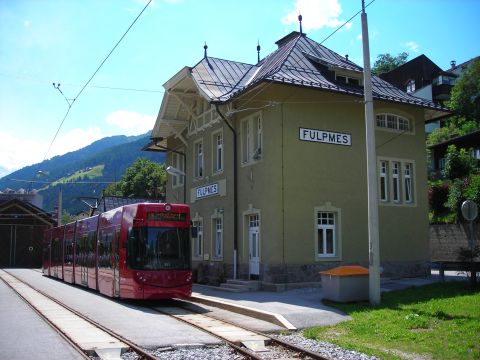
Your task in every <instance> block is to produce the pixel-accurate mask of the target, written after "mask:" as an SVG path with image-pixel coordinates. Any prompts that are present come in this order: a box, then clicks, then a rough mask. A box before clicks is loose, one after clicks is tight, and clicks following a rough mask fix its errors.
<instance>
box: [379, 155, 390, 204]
mask: <svg viewBox="0 0 480 360" xmlns="http://www.w3.org/2000/svg"><path fill="white" fill-rule="evenodd" d="M382 193H383V194H382ZM382 195H383V196H382ZM380 201H382V202H386V201H388V161H385V160H380Z"/></svg>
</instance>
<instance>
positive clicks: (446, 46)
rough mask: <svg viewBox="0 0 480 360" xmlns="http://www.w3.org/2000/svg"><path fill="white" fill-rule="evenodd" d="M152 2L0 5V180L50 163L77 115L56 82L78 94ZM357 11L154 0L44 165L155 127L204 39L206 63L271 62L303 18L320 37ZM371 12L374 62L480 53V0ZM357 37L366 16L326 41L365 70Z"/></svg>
mask: <svg viewBox="0 0 480 360" xmlns="http://www.w3.org/2000/svg"><path fill="white" fill-rule="evenodd" d="M369 2H370V1H369V0H367V1H366V3H367V4H368V3H369ZM146 3H147V1H146V0H0V124H1V126H0V176H2V175H5V174H7V173H9V172H11V171H14V170H16V169H19V168H21V167H23V166H26V165H29V164H33V163H37V162H40V161H41V160H43V158H44V156H45V154H46V153H47V149H48V147H49V145H50V143H51V141H52V139H53V137H54V135H55V133H56V131H57V129H58V126H59V124H60V122H61V121H62V119H63V117H64V115H65V113H66V111H67V109H68V104H67V102H66V101H65V99H64V98H63V96H62V95H61V94H60V93H59V92H58V91H57V90H56V89H54V87H53V86H52V83H53V82H55V83H60V84H61V85H60V89H61V90H62V91H63V93H64V94H65V96H66V97H67V98H73V97H75V96H76V95H77V94H78V92H79V91H80V89H81V88H82V87H83V85H84V84H85V83H86V82H87V80H88V79H89V78H90V77H91V76H92V74H93V73H94V71H95V70H96V69H97V67H98V66H99V65H100V63H101V61H102V60H103V59H104V58H105V56H106V55H107V54H108V52H109V51H110V50H111V49H112V48H113V46H114V45H115V44H116V42H117V41H118V40H119V39H120V37H121V36H122V35H123V33H124V32H125V31H126V29H127V28H128V27H129V26H130V24H131V22H132V21H133V20H134V19H135V17H136V16H137V15H138V13H139V12H140V11H141V9H142V8H143V7H144V6H145V4H146ZM360 8H361V0H316V1H313V0H261V1H260V0H241V1H232V0H230V1H228V0H154V1H153V2H152V3H151V4H150V6H149V7H148V8H147V10H146V12H145V13H144V14H143V15H142V16H141V17H140V18H139V20H138V21H137V23H136V24H135V25H134V26H133V28H132V29H131V30H130V32H129V33H128V34H127V35H126V37H125V38H124V39H123V41H122V42H121V44H120V45H119V46H118V48H117V49H116V50H115V52H114V53H113V54H112V55H111V57H110V58H109V59H108V60H107V62H106V63H105V64H104V66H103V67H102V68H101V70H100V71H99V72H98V73H97V74H96V76H95V77H94V79H93V80H92V82H91V83H90V85H89V86H88V87H87V88H86V89H85V91H84V92H83V93H82V94H81V96H80V97H79V98H78V99H77V101H76V102H75V104H74V105H73V106H72V108H71V110H70V113H69V115H68V117H67V118H66V120H65V122H64V124H63V126H62V128H61V130H60V132H59V134H58V137H57V139H56V141H55V142H54V144H53V147H52V148H51V150H50V151H49V152H48V154H47V158H50V157H52V156H54V155H59V154H63V153H65V152H68V151H72V150H76V149H79V148H81V147H83V146H86V145H88V144H90V143H91V142H93V141H95V140H98V139H100V138H102V137H105V136H111V135H119V134H125V135H137V134H141V133H145V132H147V131H148V130H150V129H151V128H152V127H153V124H154V122H155V119H156V116H157V113H158V110H159V108H160V104H161V100H162V97H163V87H162V85H163V84H164V83H165V82H166V81H167V80H168V79H169V78H170V77H172V76H173V75H174V74H175V73H176V72H177V71H179V70H180V69H181V68H183V67H184V66H193V65H195V64H196V63H197V62H198V61H199V60H200V59H201V58H202V56H203V45H204V42H207V44H208V55H209V56H213V57H219V58H225V59H229V60H236V61H242V62H246V63H255V62H256V58H257V54H256V46H257V41H259V42H260V45H261V47H262V50H261V55H262V56H265V55H267V54H268V53H270V52H272V51H273V50H275V48H276V45H275V41H277V40H278V39H280V38H281V37H282V36H284V35H285V34H288V33H289V32H290V31H293V30H298V21H297V16H298V14H299V12H301V13H302V16H303V30H304V32H306V33H307V35H308V36H309V37H310V38H311V39H313V40H315V41H318V42H321V41H322V40H324V39H325V38H326V37H327V36H328V35H329V34H330V33H332V32H333V31H334V30H335V29H336V28H337V27H338V26H339V25H340V24H342V23H344V22H345V21H347V20H348V19H349V18H350V17H351V16H352V15H354V14H355V13H356V12H357V11H359V10H360ZM367 14H368V20H369V34H370V52H371V58H372V64H373V61H374V60H375V59H376V57H377V55H378V54H382V53H391V54H393V55H396V54H398V53H400V52H402V51H406V52H408V53H409V54H410V57H409V59H412V58H414V57H416V56H418V55H421V54H425V55H427V56H428V57H429V58H430V59H431V60H433V61H434V62H435V63H436V64H437V65H439V66H440V67H441V68H444V69H447V68H448V67H449V66H450V61H451V60H456V61H457V64H459V63H461V62H464V61H467V60H469V59H471V58H472V57H475V56H478V55H480V49H479V48H480V46H479V44H480V41H479V38H480V26H478V14H480V1H478V0H458V1H455V2H452V1H446V0H445V1H444V0H376V1H374V2H373V4H372V5H370V6H369V7H368V8H367ZM360 34H361V27H360V17H359V16H358V17H356V18H354V19H353V20H352V21H351V22H349V23H348V24H347V26H345V27H344V28H342V30H340V31H338V32H337V33H336V34H335V35H333V36H332V37H331V38H329V39H328V40H327V41H326V42H325V43H324V45H325V46H327V47H328V48H330V49H332V50H334V51H336V52H338V53H339V54H342V55H345V54H348V55H349V57H350V59H351V60H352V61H355V62H357V63H358V64H360V65H362V46H361V36H360ZM112 88H120V89H130V90H119V89H112ZM134 89H135V90H142V91H135V90H134ZM143 90H148V91H143Z"/></svg>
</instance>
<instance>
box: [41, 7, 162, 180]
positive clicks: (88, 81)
mask: <svg viewBox="0 0 480 360" xmlns="http://www.w3.org/2000/svg"><path fill="white" fill-rule="evenodd" d="M152 1H153V0H149V1H148V3H147V4H146V5H145V6H144V7H143V9H142V11H140V13H139V14H138V15H137V17H136V18H135V19H134V20H133V22H132V23H131V24H130V26H129V27H128V28H127V30H126V31H125V32H124V33H123V35H122V36H121V37H120V39H119V40H118V41H117V43H116V44H115V46H114V47H113V48H112V50H110V52H109V53H108V54H107V56H106V57H105V58H104V59H103V61H102V62H101V63H100V65H99V66H98V67H97V69H96V70H95V71H94V72H93V74H92V76H90V78H89V79H88V80H87V82H86V83H85V84H84V85H83V87H82V88H81V89H80V91H79V92H78V93H77V95H76V96H75V97H74V98H73V99H71V101H68V100H67V102H68V104H69V106H68V109H67V112H66V113H65V116H64V117H63V119H62V121H61V122H60V125H59V126H58V128H57V131H56V132H55V135H54V137H53V139H52V141H51V142H50V145H49V146H48V149H47V152H46V153H45V156H44V157H43V160H42V161H41V162H40V163H39V164H38V166H37V169H36V171H35V173H34V174H33V177H35V175H36V174H37V172H38V170H39V169H40V165H41V164H42V163H43V162H44V161H45V159H46V158H47V156H48V153H49V152H50V150H51V148H52V146H53V143H54V142H55V140H56V138H57V136H58V133H59V132H60V129H61V128H62V126H63V124H64V122H65V120H66V119H67V117H68V115H69V113H70V110H71V108H72V106H73V104H74V103H75V101H77V100H78V98H79V97H80V95H82V93H83V91H84V90H85V88H86V87H87V86H88V85H89V84H90V82H91V81H92V80H93V78H94V77H95V75H96V74H97V73H98V72H99V71H100V69H101V68H102V66H103V65H104V64H105V62H106V61H107V60H108V58H109V57H110V55H112V53H113V52H114V51H115V49H116V48H117V47H118V45H120V43H121V42H122V40H123V39H124V38H125V36H126V35H127V34H128V32H129V31H130V29H131V28H132V27H133V25H135V23H136V22H137V20H138V19H139V18H140V16H141V15H142V14H143V13H144V11H145V10H146V9H147V7H148V6H149V5H150V3H151V2H152ZM54 87H55V84H54ZM56 88H57V89H58V87H56ZM58 90H60V89H58ZM60 92H61V91H60ZM62 95H63V93H62ZM64 97H65V95H64ZM65 99H66V97H65Z"/></svg>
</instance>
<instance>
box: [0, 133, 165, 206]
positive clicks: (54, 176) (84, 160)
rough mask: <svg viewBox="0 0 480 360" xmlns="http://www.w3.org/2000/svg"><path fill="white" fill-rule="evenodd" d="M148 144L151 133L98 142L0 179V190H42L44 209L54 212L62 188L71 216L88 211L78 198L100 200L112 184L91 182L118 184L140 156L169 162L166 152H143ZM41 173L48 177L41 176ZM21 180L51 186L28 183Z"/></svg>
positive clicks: (113, 137)
mask: <svg viewBox="0 0 480 360" xmlns="http://www.w3.org/2000/svg"><path fill="white" fill-rule="evenodd" d="M148 141H149V134H145V135H140V136H131V137H127V136H112V137H108V138H104V139H101V140H98V141H96V142H94V143H92V144H91V145H89V146H87V147H85V148H83V149H80V150H77V151H73V152H70V153H67V154H65V155H61V156H55V157H53V158H52V159H49V160H46V161H44V162H43V163H41V164H34V165H31V166H27V167H24V168H22V169H20V170H18V171H15V172H13V173H11V174H9V175H7V176H5V177H4V178H2V179H0V191H4V190H5V189H6V188H10V189H14V190H18V189H20V188H24V189H29V188H30V189H38V190H39V192H40V194H41V195H42V196H43V207H44V209H45V210H46V211H53V209H54V207H56V205H57V202H58V193H59V187H60V186H61V187H62V195H63V202H62V203H63V205H62V206H63V209H64V210H66V211H68V212H69V213H71V214H75V213H78V212H80V211H82V210H86V209H88V207H87V206H86V205H85V204H84V203H83V202H82V201H80V200H79V199H78V197H97V198H98V197H100V196H101V194H102V190H103V189H104V188H105V187H106V186H107V185H108V184H92V183H88V182H110V181H118V180H120V178H121V177H122V176H123V174H124V173H125V170H126V169H127V168H128V167H129V166H130V165H132V164H133V162H134V161H135V160H136V159H137V158H139V157H144V158H147V159H150V160H152V161H155V162H159V163H163V162H164V161H165V155H164V154H163V153H156V152H155V153H153V152H146V151H141V149H142V147H144V146H145V145H146V144H147V143H148ZM38 171H41V172H42V173H43V174H46V175H43V176H41V177H39V176H38V174H37V173H38ZM19 180H27V181H30V180H38V181H46V182H51V183H49V184H42V183H28V182H23V181H19ZM57 181H58V182H60V183H61V185H60V184H59V183H58V182H57ZM79 182H80V183H79ZM81 182H84V183H81Z"/></svg>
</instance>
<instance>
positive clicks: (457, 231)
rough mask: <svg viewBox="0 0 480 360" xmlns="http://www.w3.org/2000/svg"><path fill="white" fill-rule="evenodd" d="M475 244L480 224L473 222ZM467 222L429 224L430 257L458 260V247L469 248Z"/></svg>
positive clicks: (437, 259) (434, 259) (432, 258)
mask: <svg viewBox="0 0 480 360" xmlns="http://www.w3.org/2000/svg"><path fill="white" fill-rule="evenodd" d="M473 228H474V230H473V232H474V234H475V236H474V238H475V240H476V244H477V245H479V242H478V239H479V238H480V236H479V235H480V226H478V223H477V224H475V223H474V224H473ZM469 234H470V231H469V226H468V225H467V224H448V225H430V259H431V260H432V261H458V252H459V250H460V248H462V247H463V248H469V242H468V238H469Z"/></svg>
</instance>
